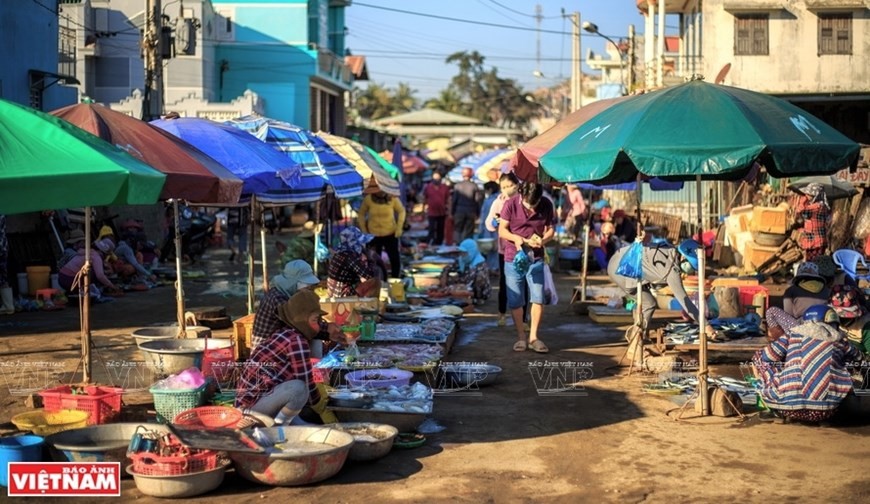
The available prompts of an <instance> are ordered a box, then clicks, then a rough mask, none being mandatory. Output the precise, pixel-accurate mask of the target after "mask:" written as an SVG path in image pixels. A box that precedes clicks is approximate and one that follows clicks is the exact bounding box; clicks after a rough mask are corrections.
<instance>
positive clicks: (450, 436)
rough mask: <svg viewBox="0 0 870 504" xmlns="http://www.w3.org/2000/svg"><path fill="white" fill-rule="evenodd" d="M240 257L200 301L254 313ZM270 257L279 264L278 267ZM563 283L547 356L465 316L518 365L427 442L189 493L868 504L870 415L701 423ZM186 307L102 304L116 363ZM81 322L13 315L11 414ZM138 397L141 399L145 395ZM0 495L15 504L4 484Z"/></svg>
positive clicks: (550, 319) (730, 364)
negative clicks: (563, 379) (817, 423)
mask: <svg viewBox="0 0 870 504" xmlns="http://www.w3.org/2000/svg"><path fill="white" fill-rule="evenodd" d="M270 252H271V250H270ZM228 255H229V252H228V251H226V250H220V249H216V250H210V251H209V253H208V256H207V257H205V258H204V260H203V261H202V262H201V263H199V264H196V265H194V266H192V267H190V268H189V269H190V270H196V271H203V272H204V273H205V274H206V276H205V278H202V279H192V280H188V281H187V283H186V288H185V291H186V297H187V299H188V304H189V305H192V306H212V305H221V306H226V307H227V308H228V311H229V313H230V314H231V315H232V316H234V317H238V316H241V315H243V314H245V313H246V310H245V308H244V303H245V298H244V297H242V296H240V295H238V293H239V292H241V289H242V288H243V274H244V268H243V267H242V266H241V265H239V264H237V263H236V264H231V263H229V262H228V261H227V257H228ZM257 267H258V270H259V268H260V266H259V264H258V266H257ZM270 267H271V271H272V274H273V273H274V272H275V271H276V269H277V267H276V265H270ZM556 282H557V284H558V286H559V289H560V297H561V301H560V304H559V305H557V306H555V307H548V308H547V309H546V313H545V319H544V324H543V325H544V328H543V332H542V333H541V338H542V339H543V340H544V341H545V342H546V343H547V344H548V345H549V346H550V349H551V353H550V354H548V355H539V354H535V353H532V352H525V353H516V352H513V351H512V349H511V345H512V343H513V340H514V336H513V334H514V333H513V332H512V328H511V327H507V328H499V327H497V325H496V317H495V312H496V308H495V307H496V303H495V300H494V299H492V300H490V302H489V303H487V304H486V305H485V306H482V307H480V308H479V309H478V311H477V313H473V314H469V315H467V317H466V318H465V319H464V320H463V321H462V322H461V333H460V337H459V339H458V342H457V345H456V346H455V347H454V349H453V351H452V353H451V354H450V355H449V356H447V358H446V360H453V361H472V362H481V361H486V362H491V363H495V364H497V365H499V366H501V367H502V368H503V369H504V372H503V373H502V375H501V376H500V377H499V379H498V381H497V382H496V383H495V384H493V385H492V386H490V387H486V388H482V389H480V391H479V393H476V394H465V395H459V394H445V395H438V396H437V398H436V400H435V408H434V413H433V415H432V418H434V419H435V420H436V421H437V422H438V423H439V424H441V425H442V426H444V427H445V429H444V430H443V431H442V432H440V433H438V434H431V435H429V438H428V442H427V444H426V445H424V446H423V447H421V448H417V449H412V450H394V451H393V452H391V453H390V454H389V455H388V456H387V457H385V458H383V459H381V460H379V461H375V462H372V463H365V464H363V463H348V464H346V465H345V467H344V468H343V469H342V470H341V472H340V473H339V474H338V475H336V476H335V477H333V478H331V479H329V480H326V481H324V482H321V483H318V484H315V485H311V486H307V487H300V488H271V487H264V486H256V485H253V484H251V483H248V482H246V481H245V480H243V479H241V478H240V477H238V476H236V475H235V474H234V473H233V472H232V471H231V472H229V473H228V474H227V477H226V480H225V481H224V483H223V485H222V486H221V487H220V488H219V489H218V490H216V491H214V492H211V493H209V494H207V495H204V496H201V497H198V498H193V499H189V500H190V501H195V502H205V501H208V502H214V503H233V504H241V503H247V502H262V501H263V500H264V499H274V500H275V501H278V502H286V501H288V500H290V499H293V500H296V499H300V500H301V499H305V500H307V501H312V502H383V503H387V502H452V503H456V502H474V503H477V502H542V501H547V502H582V501H596V502H602V501H603V502H640V501H650V502H702V501H707V502H710V501H735V500H738V499H739V500H740V501H743V502H762V501H767V502H770V501H774V502H790V501H791V502H798V501H809V500H812V501H817V502H826V501H834V500H837V501H840V502H868V501H870V476H867V472H866V470H864V469H863V463H864V461H866V460H868V458H870V442H868V435H870V427H868V422H867V421H866V420H863V421H862V420H859V421H854V420H849V419H846V420H842V419H841V420H838V421H836V422H834V425H833V426H832V427H814V426H805V425H800V424H797V425H792V424H788V425H774V424H768V423H761V422H759V421H758V420H757V419H755V418H754V416H751V417H750V418H749V419H748V420H746V421H744V422H738V421H735V420H734V419H723V418H715V417H713V418H706V419H688V418H689V417H692V416H693V415H692V414H691V413H688V414H686V415H685V418H687V420H685V421H680V422H677V421H675V420H674V419H673V418H672V417H671V416H668V414H667V412H668V411H669V410H673V409H674V408H676V407H678V406H677V404H675V402H673V401H672V400H670V399H669V398H667V397H662V396H656V395H650V394H644V393H643V389H642V386H643V384H644V383H645V382H649V381H653V380H654V379H655V376H651V375H646V376H644V375H637V374H635V375H633V376H631V377H626V376H620V375H624V372H625V369H619V368H616V367H615V366H616V365H617V363H618V362H619V359H620V357H621V356H622V354H623V352H624V351H625V348H626V345H625V343H624V341H623V339H622V333H623V330H622V329H620V328H619V327H618V326H603V325H598V324H595V323H594V322H592V321H590V320H589V319H588V318H587V317H585V316H580V315H576V314H575V313H574V310H573V309H572V308H571V306H570V305H569V304H568V301H569V300H570V297H571V288H572V287H573V286H574V285H576V283H577V276H576V274H570V273H557V274H556ZM493 296H495V292H493ZM174 317H175V304H174V296H173V290H172V288H171V287H169V286H164V287H160V288H156V289H153V290H151V291H149V292H139V293H130V294H128V295H127V296H125V297H124V298H119V299H118V300H117V301H115V302H114V303H108V304H101V305H97V306H95V307H94V308H93V316H92V319H93V322H92V327H93V333H94V341H95V344H96V346H97V347H98V353H99V354H100V356H101V357H102V359H103V361H107V362H109V363H110V364H111V363H113V362H117V361H132V362H136V361H141V360H142V358H141V356H140V355H138V353H137V351H136V350H135V344H134V343H133V341H132V339H131V338H130V336H129V333H130V331H131V330H133V329H136V328H139V327H143V326H148V325H152V324H155V323H169V322H172V321H173V320H174ZM78 329H79V324H78V313H77V310H76V309H74V308H67V309H65V310H63V311H59V312H37V313H23V314H16V315H13V316H7V317H0V363H2V369H0V372H2V374H3V377H4V379H5V383H4V384H3V386H2V390H0V408H2V409H0V422H6V421H8V420H9V418H11V417H12V416H13V415H14V414H16V413H19V412H23V411H27V407H26V406H25V405H24V397H23V395H18V394H13V393H12V392H11V389H25V388H34V387H36V388H39V387H40V386H46V385H50V384H52V383H57V380H62V381H66V382H69V381H70V376H71V375H72V373H73V372H74V370H75V369H76V363H77V360H78V355H79V348H80V347H79V333H78ZM229 333H230V330H225V331H217V332H216V335H218V336H220V335H224V336H225V335H228V334H229ZM729 357H730V359H729V360H728V361H727V362H725V361H723V360H722V359H721V357H720V361H722V362H721V364H720V365H717V366H714V368H713V374H714V375H715V374H717V373H718V374H729V375H731V376H737V372H738V367H737V365H736V363H737V362H739V360H740V359H747V358H748V357H749V356H748V355H743V356H740V355H732V356H729ZM109 367H111V366H108V367H104V366H103V365H102V364H101V363H100V361H99V359H97V362H96V363H95V372H96V376H95V379H96V380H97V381H99V382H104V383H105V382H106V381H108V380H107V378H109V374H107V372H110V373H114V374H115V376H116V377H117V376H118V375H117V370H115V371H112V370H110V369H109ZM553 369H559V370H563V371H565V373H564V375H563V376H569V377H574V378H575V380H574V381H576V380H581V384H580V385H579V386H576V387H574V388H569V389H567V390H563V393H560V394H554V393H547V392H546V391H547V390H552V389H553V388H556V382H555V381H548V380H547V378H548V377H550V378H551V379H553V377H555V376H559V374H558V373H557V374H552V373H551V371H547V370H553ZM144 385H145V386H147V384H144ZM539 389H543V392H541V391H540V390H539ZM146 397H147V396H146ZM126 401H127V402H129V403H131V404H138V403H141V402H143V399H142V394H134V395H131V396H129V397H128V398H127V399H126ZM747 411H751V408H749V407H747ZM10 426H11V424H7V425H5V427H10ZM0 500H2V501H9V502H12V501H14V500H13V499H9V498H8V497H6V496H5V494H4V495H3V496H2V497H0ZM53 500H55V499H52V498H45V499H43V502H51V501H53ZM58 500H59V499H58ZM119 500H123V501H131V500H135V501H136V502H143V503H147V502H157V501H158V500H157V499H152V498H149V497H144V496H142V494H140V493H139V492H138V491H137V489H136V487H135V485H134V484H133V482H132V480H124V481H123V493H122V497H121V498H120V499H119ZM67 501H70V499H64V502H67ZM72 501H75V499H73V500H72ZM80 501H81V502H85V501H84V500H83V499H80ZM105 501H106V499H103V500H100V502H105Z"/></svg>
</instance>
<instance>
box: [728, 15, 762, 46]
mask: <svg viewBox="0 0 870 504" xmlns="http://www.w3.org/2000/svg"><path fill="white" fill-rule="evenodd" d="M769 21H770V17H769V16H768V15H767V14H737V15H736V16H735V17H734V54H735V55H745V56H766V55H768V54H769V51H768V44H767V39H768V36H767V33H768V25H769Z"/></svg>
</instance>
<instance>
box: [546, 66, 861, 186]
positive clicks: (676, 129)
mask: <svg viewBox="0 0 870 504" xmlns="http://www.w3.org/2000/svg"><path fill="white" fill-rule="evenodd" d="M859 150H860V146H859V145H858V144H857V143H855V142H853V141H852V140H850V139H848V138H847V137H846V136H844V135H843V134H841V133H840V132H838V131H837V130H835V129H834V128H832V127H830V126H828V125H827V124H825V123H824V122H822V120H821V119H818V118H816V117H814V116H812V115H810V114H809V113H808V112H806V111H805V110H803V109H800V108H798V107H796V106H795V105H792V104H791V103H789V102H787V101H785V100H782V99H779V98H776V97H773V96H769V95H765V94H761V93H756V92H753V91H748V90H745V89H739V88H735V87H730V86H721V85H717V84H708V83H706V82H704V81H700V80H694V81H690V82H687V83H685V84H680V85H678V86H674V87H671V88H666V89H663V90H660V91H653V92H651V93H647V94H643V95H639V96H636V97H633V98H630V99H627V100H625V101H622V102H619V103H616V104H614V105H612V106H611V107H609V108H607V109H605V110H603V111H602V112H600V113H599V114H597V115H596V116H595V117H593V118H591V119H589V120H588V121H586V122H585V123H583V125H582V126H581V127H580V128H577V130H575V131H573V132H572V133H571V134H569V135H568V136H567V137H565V138H564V139H563V140H562V141H561V142H559V143H558V144H557V145H555V146H554V147H553V148H552V149H550V151H549V152H547V153H546V154H544V156H542V157H541V160H540V162H541V166H542V167H543V169H544V171H545V172H546V173H548V174H549V175H550V176H552V177H553V178H555V179H557V180H562V181H566V182H606V183H618V182H628V181H632V180H635V178H636V177H637V173H638V172H640V173H642V174H644V175H648V176H650V177H673V178H676V179H682V180H692V179H695V178H696V177H698V176H700V177H701V179H702V180H711V179H713V180H736V179H739V178H742V177H743V176H745V175H746V173H747V172H748V171H749V170H750V169H751V168H752V164H753V163H754V162H756V161H758V162H759V163H761V164H762V165H764V166H765V167H766V168H767V171H768V173H770V174H771V175H773V176H774V177H778V178H782V177H792V176H800V175H827V174H830V173H834V172H836V171H838V170H841V169H843V168H846V167H848V166H853V167H854V166H856V163H857V161H858V153H859Z"/></svg>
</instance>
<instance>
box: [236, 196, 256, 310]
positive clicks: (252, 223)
mask: <svg viewBox="0 0 870 504" xmlns="http://www.w3.org/2000/svg"><path fill="white" fill-rule="evenodd" d="M256 208H257V196H251V204H250V220H249V224H250V226H251V229H250V230H248V313H249V314H250V313H254V236H255V235H254V232H255V229H256V226H257V221H256V218H255V215H254V211H255V209H256ZM240 220H241V216H240Z"/></svg>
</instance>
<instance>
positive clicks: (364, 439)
mask: <svg viewBox="0 0 870 504" xmlns="http://www.w3.org/2000/svg"><path fill="white" fill-rule="evenodd" d="M326 427H329V428H332V429H337V430H340V431H341V432H347V433H348V434H350V435H351V436H353V448H351V449H350V453H348V455H347V458H348V460H353V461H355V462H367V461H370V460H377V459H379V458H381V457H384V456H385V455H386V454H388V453H390V450H392V449H393V441H395V440H396V436H397V435H398V434H399V429H396V428H395V427H393V426H392V425H387V424H379V423H372V422H348V423H337V424H331V425H328V426H326Z"/></svg>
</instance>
